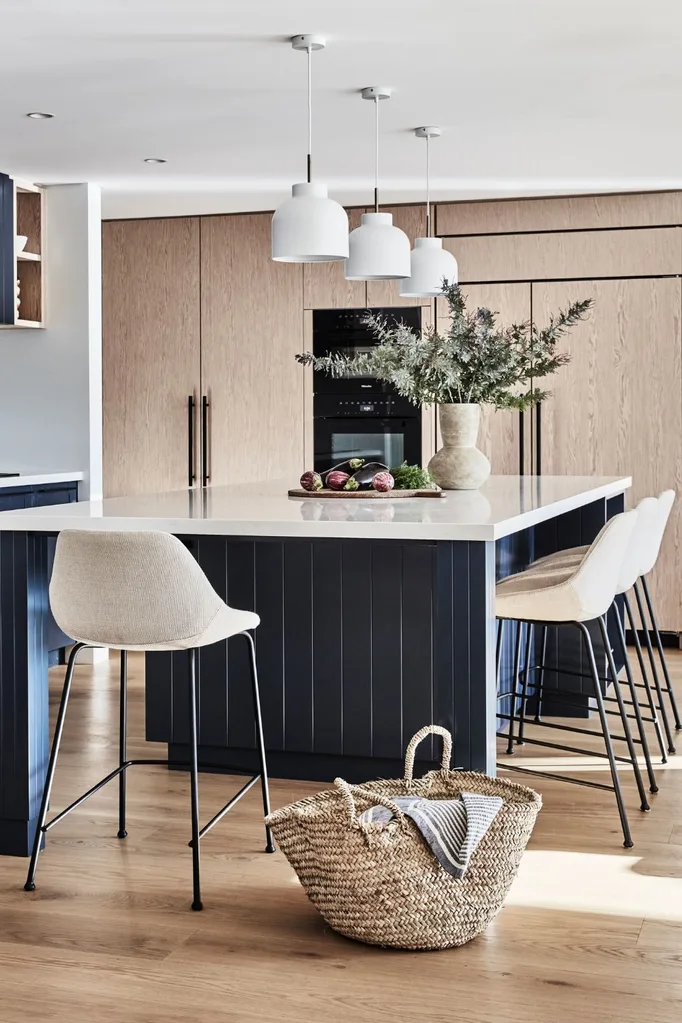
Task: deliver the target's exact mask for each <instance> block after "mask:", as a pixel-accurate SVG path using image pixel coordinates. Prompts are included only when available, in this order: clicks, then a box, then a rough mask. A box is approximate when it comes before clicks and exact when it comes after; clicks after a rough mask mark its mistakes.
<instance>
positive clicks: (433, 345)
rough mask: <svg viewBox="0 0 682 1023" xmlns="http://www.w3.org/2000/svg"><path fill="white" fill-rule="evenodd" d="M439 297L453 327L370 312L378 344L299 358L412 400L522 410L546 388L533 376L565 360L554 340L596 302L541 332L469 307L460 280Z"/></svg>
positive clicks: (571, 310) (577, 306)
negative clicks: (351, 352) (416, 324)
mask: <svg viewBox="0 0 682 1023" xmlns="http://www.w3.org/2000/svg"><path fill="white" fill-rule="evenodd" d="M443 296H444V298H445V299H446V300H447V303H448V306H449V309H450V327H449V329H448V330H447V331H446V332H444V333H439V332H438V330H437V329H436V328H435V327H433V328H431V329H428V330H425V331H424V332H423V333H422V334H419V333H417V332H416V331H414V330H412V329H411V328H410V327H407V326H406V325H405V324H404V323H397V324H393V323H390V324H389V323H388V321H387V320H386V319H385V318H384V317H382V316H377V315H368V317H367V320H366V322H367V324H368V326H369V327H370V328H371V330H372V332H373V334H374V336H375V338H376V340H377V342H378V343H377V344H376V345H375V346H374V347H373V348H371V349H370V351H369V352H365V353H362V354H360V355H355V356H353V357H350V356H347V355H344V354H340V353H337V352H335V353H334V354H332V355H325V356H315V355H313V354H312V353H311V352H303V353H302V354H300V355H297V356H296V359H297V361H298V362H300V363H302V364H303V365H312V366H313V367H314V369H316V370H319V371H321V372H323V373H327V374H329V375H330V376H332V377H340V376H345V375H348V374H357V375H360V376H371V377H376V378H377V379H379V380H384V381H386V382H387V383H390V384H392V385H393V386H394V387H395V389H396V390H397V392H398V394H400V395H402V396H403V397H404V398H407V399H408V400H409V401H411V402H412V404H414V405H431V404H439V405H446V404H463V403H468V402H476V403H480V404H486V405H493V406H494V407H495V408H516V409H525V408H528V407H529V406H531V405H535V404H536V403H537V402H539V401H542V400H543V399H544V398H546V397H547V394H548V393H549V392H548V391H546V390H543V389H542V388H539V387H537V386H536V380H538V379H542V378H543V377H547V376H549V375H551V374H552V373H555V372H556V371H557V370H558V369H559V368H560V367H561V366H564V365H566V363H567V362H570V355H569V354H568V353H567V352H560V351H559V350H558V347H557V346H558V342H559V340H560V339H561V338H562V337H563V336H564V334H566V333H567V332H568V331H569V330H570V329H571V327H573V326H575V324H576V323H578V321H579V320H583V319H585V317H586V315H587V313H588V312H589V310H590V309H591V307H592V305H593V302H592V299H585V300H583V301H581V302H573V303H571V305H570V306H569V307H568V309H567V310H566V311H561V310H560V311H559V312H558V313H556V314H555V315H553V316H551V317H550V320H549V324H548V325H547V326H546V327H544V328H542V329H541V330H540V329H538V327H537V326H536V325H535V324H534V323H533V324H531V323H528V322H526V323H519V324H512V325H511V326H509V327H500V326H498V324H497V319H496V318H497V316H498V313H496V312H492V311H491V310H490V309H486V308H481V309H476V310H475V311H474V312H471V313H470V312H468V311H467V308H466V303H465V301H464V296H463V294H462V292H461V290H460V288H459V286H458V285H457V284H448V282H447V281H443Z"/></svg>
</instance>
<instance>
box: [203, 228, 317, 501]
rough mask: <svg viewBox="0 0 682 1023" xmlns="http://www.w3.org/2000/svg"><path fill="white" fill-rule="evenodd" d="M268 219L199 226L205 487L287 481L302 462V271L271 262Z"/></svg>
mask: <svg viewBox="0 0 682 1023" xmlns="http://www.w3.org/2000/svg"><path fill="white" fill-rule="evenodd" d="M270 221H271V216H270V214H247V215H243V216H242V215H235V216H225V217H204V218H202V221H201V375H202V382H203V383H202V393H203V394H205V395H207V397H208V400H209V415H208V420H209V423H208V465H209V473H210V482H211V483H213V484H221V483H249V482H255V481H258V480H263V479H266V478H270V477H287V478H288V479H289V480H291V482H292V483H295V482H296V481H297V480H298V478H299V476H300V474H301V472H302V471H303V459H304V393H303V392H304V387H303V385H304V370H303V367H301V366H299V365H298V363H297V362H296V361H295V359H294V356H295V355H296V353H297V352H301V351H302V350H303V267H302V265H301V264H300V263H275V262H274V261H273V260H272V259H271V258H270Z"/></svg>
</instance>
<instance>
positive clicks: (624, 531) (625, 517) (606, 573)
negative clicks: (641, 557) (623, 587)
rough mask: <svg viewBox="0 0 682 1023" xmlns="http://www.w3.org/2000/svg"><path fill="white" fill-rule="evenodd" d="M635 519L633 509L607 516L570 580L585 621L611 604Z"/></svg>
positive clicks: (603, 611) (597, 616)
mask: <svg viewBox="0 0 682 1023" xmlns="http://www.w3.org/2000/svg"><path fill="white" fill-rule="evenodd" d="M636 522H637V510H636V509H633V510H632V511H629V512H621V513H620V514H619V515H614V516H613V518H612V519H609V521H608V522H607V523H606V525H605V526H604V528H603V529H602V530H601V532H600V533H599V535H598V536H597V538H596V540H595V541H594V543H593V544H592V545H591V546H590V549H589V550H588V552H587V554H586V555H585V557H584V558H583V560H582V561H581V563H580V567H579V568H578V570H577V571H576V573H575V576H574V577H573V579H572V580H571V585H572V587H573V589H574V591H575V593H576V594H577V596H578V600H579V603H580V606H581V608H582V611H583V615H582V617H583V618H584V619H585V620H587V619H588V618H599V617H601V615H604V614H606V612H607V611H608V609H609V608H610V606H611V604H612V603H613V598H614V597H615V596H616V593H617V589H618V583H619V580H620V575H621V571H622V568H623V564H624V563H625V559H626V557H627V552H628V546H629V544H630V540H631V538H632V533H633V530H634V528H635V524H636Z"/></svg>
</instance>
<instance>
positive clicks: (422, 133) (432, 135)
mask: <svg viewBox="0 0 682 1023" xmlns="http://www.w3.org/2000/svg"><path fill="white" fill-rule="evenodd" d="M414 133H415V135H416V137H417V138H418V139H437V138H439V137H440V136H441V135H442V134H443V129H442V128H437V127H436V125H435V124H427V125H425V126H424V127H423V128H415V129H414Z"/></svg>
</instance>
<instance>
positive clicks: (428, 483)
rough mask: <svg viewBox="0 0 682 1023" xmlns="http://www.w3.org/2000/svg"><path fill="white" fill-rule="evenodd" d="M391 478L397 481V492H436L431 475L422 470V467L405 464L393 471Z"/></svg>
mask: <svg viewBox="0 0 682 1023" xmlns="http://www.w3.org/2000/svg"><path fill="white" fill-rule="evenodd" d="M391 476H392V477H393V479H394V480H395V488H396V490H434V489H435V486H436V485H435V483H434V482H433V477H432V476H431V473H430V472H429V471H428V470H427V469H422V467H421V465H408V464H407V462H403V463H402V465H398V466H396V468H395V469H391Z"/></svg>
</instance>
